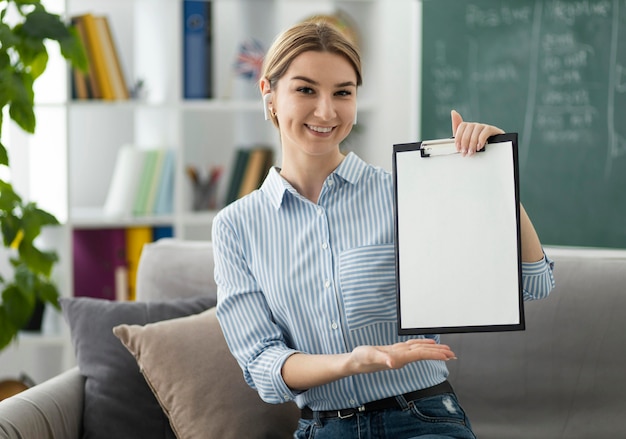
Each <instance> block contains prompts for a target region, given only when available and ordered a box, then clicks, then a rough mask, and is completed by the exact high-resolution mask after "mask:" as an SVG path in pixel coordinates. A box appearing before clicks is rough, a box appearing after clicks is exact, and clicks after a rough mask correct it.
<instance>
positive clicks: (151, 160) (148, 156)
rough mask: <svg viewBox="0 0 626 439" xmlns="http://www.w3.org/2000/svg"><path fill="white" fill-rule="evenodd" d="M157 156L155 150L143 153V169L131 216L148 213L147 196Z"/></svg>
mask: <svg viewBox="0 0 626 439" xmlns="http://www.w3.org/2000/svg"><path fill="white" fill-rule="evenodd" d="M157 156H158V151H157V150H156V149H150V150H146V151H145V158H144V161H143V169H142V170H141V177H140V178H139V185H138V187H137V192H136V194H135V201H134V205H133V215H136V216H140V215H146V214H147V213H148V212H147V205H148V196H149V194H150V188H151V186H152V184H153V179H154V172H155V169H156V164H157Z"/></svg>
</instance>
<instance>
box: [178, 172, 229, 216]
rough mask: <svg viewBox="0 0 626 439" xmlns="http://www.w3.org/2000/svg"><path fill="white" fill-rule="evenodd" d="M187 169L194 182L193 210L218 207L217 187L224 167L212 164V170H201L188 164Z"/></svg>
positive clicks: (192, 182)
mask: <svg viewBox="0 0 626 439" xmlns="http://www.w3.org/2000/svg"><path fill="white" fill-rule="evenodd" d="M186 171H187V175H188V176H189V179H190V181H191V184H192V190H193V203H192V207H193V210H195V211H202V210H212V209H215V208H216V207H217V187H218V183H219V180H220V177H221V176H222V171H223V168H222V167H221V166H212V167H211V169H210V172H200V171H199V170H198V168H197V167H195V166H191V165H188V166H187V168H186Z"/></svg>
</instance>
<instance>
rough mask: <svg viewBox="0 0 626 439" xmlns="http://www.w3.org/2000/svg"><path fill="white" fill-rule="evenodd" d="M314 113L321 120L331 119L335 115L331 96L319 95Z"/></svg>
mask: <svg viewBox="0 0 626 439" xmlns="http://www.w3.org/2000/svg"><path fill="white" fill-rule="evenodd" d="M315 115H316V116H317V117H319V118H320V119H322V120H330V119H333V118H334V117H335V115H336V111H335V105H334V104H333V101H332V98H330V97H320V98H319V99H318V100H317V104H316V108H315Z"/></svg>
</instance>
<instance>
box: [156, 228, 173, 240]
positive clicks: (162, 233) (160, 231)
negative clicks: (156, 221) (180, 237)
mask: <svg viewBox="0 0 626 439" xmlns="http://www.w3.org/2000/svg"><path fill="white" fill-rule="evenodd" d="M173 237H174V228H173V227H172V226H154V227H153V228H152V241H158V240H159V239H162V238H173Z"/></svg>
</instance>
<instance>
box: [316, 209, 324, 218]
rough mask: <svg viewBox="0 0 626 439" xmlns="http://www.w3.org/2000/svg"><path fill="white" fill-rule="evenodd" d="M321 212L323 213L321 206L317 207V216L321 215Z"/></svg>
mask: <svg viewBox="0 0 626 439" xmlns="http://www.w3.org/2000/svg"><path fill="white" fill-rule="evenodd" d="M322 213H324V211H323V210H322V208H321V207H318V208H317V214H318V215H319V216H321V215H322Z"/></svg>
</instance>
